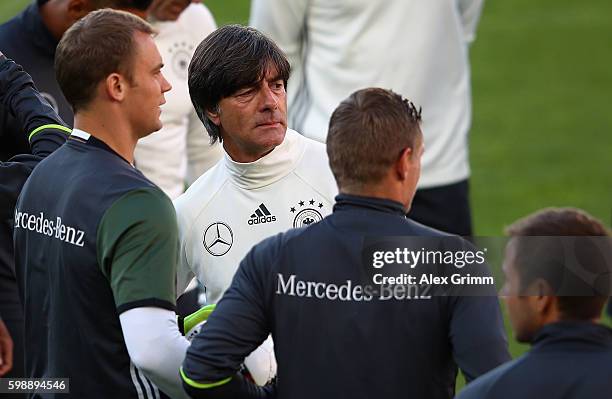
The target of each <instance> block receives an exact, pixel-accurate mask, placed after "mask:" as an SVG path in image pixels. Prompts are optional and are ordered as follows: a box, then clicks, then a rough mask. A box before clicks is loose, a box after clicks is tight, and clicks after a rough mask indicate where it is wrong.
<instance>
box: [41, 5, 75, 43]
mask: <svg viewBox="0 0 612 399" xmlns="http://www.w3.org/2000/svg"><path fill="white" fill-rule="evenodd" d="M60 7H61V4H58V2H55V1H48V2H46V3H44V4H43V5H41V6H40V8H39V11H40V16H41V18H42V21H43V24H45V26H46V27H47V29H48V30H49V32H51V35H52V36H53V37H54V38H55V39H56V40H58V41H59V40H60V39H61V38H62V35H63V34H64V32H66V30H67V29H68V27H67V26H66V19H65V18H64V12H63V11H62V10H61V9H60Z"/></svg>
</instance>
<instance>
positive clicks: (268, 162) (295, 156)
mask: <svg viewBox="0 0 612 399" xmlns="http://www.w3.org/2000/svg"><path fill="white" fill-rule="evenodd" d="M305 150H306V139H305V138H304V137H303V136H302V135H300V134H299V133H298V132H296V131H294V130H291V129H287V133H286V134H285V139H284V140H283V142H282V143H281V144H280V145H279V146H277V147H276V148H274V149H273V150H272V152H270V153H269V154H267V155H265V156H263V157H261V158H259V159H258V160H257V161H254V162H248V163H240V162H236V161H234V160H232V158H231V157H230V156H229V155H228V154H227V152H225V151H224V157H223V165H224V167H225V168H226V169H227V171H228V173H229V174H230V176H231V178H232V181H233V182H234V183H235V184H236V185H237V186H239V187H241V188H244V189H255V188H260V187H264V186H267V185H269V184H272V183H274V182H276V181H278V180H280V179H282V178H283V177H285V176H286V175H288V174H289V173H291V172H292V171H293V170H294V169H295V167H296V166H297V164H298V163H299V161H300V160H301V159H302V156H303V155H304V151H305Z"/></svg>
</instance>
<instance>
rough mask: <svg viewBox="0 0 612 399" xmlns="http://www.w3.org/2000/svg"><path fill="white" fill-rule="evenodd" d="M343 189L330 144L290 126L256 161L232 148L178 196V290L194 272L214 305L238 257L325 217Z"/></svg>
mask: <svg viewBox="0 0 612 399" xmlns="http://www.w3.org/2000/svg"><path fill="white" fill-rule="evenodd" d="M337 193H338V189H337V186H336V183H335V180H334V178H333V175H332V173H331V170H330V169H329V162H328V159H327V153H326V152H325V146H324V145H323V144H321V143H318V142H316V141H314V140H310V139H308V138H306V137H304V136H302V135H300V134H299V133H297V132H295V131H293V130H291V129H287V134H286V136H285V140H284V141H283V143H282V144H281V145H279V146H278V147H276V148H275V149H274V150H273V151H272V152H270V153H269V154H267V155H266V156H264V157H262V158H260V159H258V160H257V161H255V162H251V163H238V162H234V161H233V160H232V159H231V158H230V157H229V155H227V153H226V154H225V156H224V157H223V158H222V159H221V161H219V162H218V163H217V164H216V165H215V166H214V167H213V168H212V169H210V170H209V171H208V172H206V173H205V174H204V175H203V176H202V177H200V178H199V179H198V180H197V181H196V182H195V183H194V184H193V185H192V186H191V187H189V189H188V190H187V192H185V194H183V195H181V196H180V197H179V198H177V199H176V200H175V201H174V206H175V208H176V213H177V217H178V227H179V240H180V249H179V251H180V252H179V264H178V279H177V294H178V295H180V294H181V293H182V292H183V291H184V289H185V287H186V286H187V284H188V283H189V282H190V280H191V279H192V277H193V275H194V274H195V276H196V277H197V278H198V280H199V281H200V282H201V283H202V284H203V285H204V286H205V287H206V297H207V302H208V303H216V302H217V301H218V300H219V299H220V298H221V296H222V294H223V292H224V291H225V290H226V289H227V287H229V284H230V282H231V280H232V278H233V276H234V273H235V271H236V269H237V268H238V265H239V264H240V261H242V258H243V257H244V256H245V255H246V254H247V252H248V251H249V250H250V249H251V247H253V245H255V244H257V243H258V242H260V241H261V240H263V239H264V238H267V237H269V236H271V235H273V234H276V233H280V232H283V231H286V230H288V229H290V228H293V227H302V226H306V225H308V224H310V223H314V222H317V221H319V220H321V219H322V218H323V217H325V216H326V215H328V214H330V213H331V211H332V206H333V203H334V197H335V196H336V195H337Z"/></svg>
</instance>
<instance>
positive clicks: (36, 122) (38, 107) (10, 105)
mask: <svg viewBox="0 0 612 399" xmlns="http://www.w3.org/2000/svg"><path fill="white" fill-rule="evenodd" d="M0 103H1V107H0V109H2V112H6V113H8V114H11V115H13V116H14V117H15V120H16V121H17V124H18V125H19V126H20V127H21V128H20V134H21V136H23V137H24V139H25V140H26V142H27V137H28V136H29V133H31V132H34V131H35V130H36V129H39V128H41V127H43V126H47V128H43V129H42V130H39V131H38V133H36V134H35V135H34V136H32V139H31V146H32V154H25V155H18V156H16V157H13V158H12V159H11V160H10V161H9V162H0V315H2V317H3V318H5V319H8V320H21V319H22V309H21V303H20V301H19V296H18V290H17V282H16V280H15V270H14V268H15V265H14V259H13V213H14V210H15V203H16V202H17V197H18V196H19V193H20V192H21V188H22V187H23V185H24V183H25V182H26V180H27V178H28V176H30V173H31V172H32V170H33V169H34V167H35V166H36V165H37V164H38V163H39V162H40V161H41V160H42V159H44V158H45V157H46V156H47V155H49V154H50V153H51V152H53V151H54V150H55V149H57V148H58V147H59V146H60V145H62V144H63V143H64V142H65V141H66V136H67V133H66V132H65V131H64V130H62V129H61V127H62V126H63V125H64V122H63V121H62V119H61V118H60V117H59V116H58V115H57V114H56V113H55V111H54V110H53V109H52V108H51V107H50V106H48V105H47V103H46V102H45V101H44V99H43V98H42V97H41V96H40V94H39V93H38V92H37V91H36V89H35V88H34V84H33V83H32V79H31V78H30V76H29V75H28V74H27V73H25V72H24V71H23V69H22V68H21V67H20V66H19V65H16V64H15V63H14V62H12V61H10V60H8V59H6V58H5V57H4V56H0Z"/></svg>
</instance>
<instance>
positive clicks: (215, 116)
mask: <svg viewBox="0 0 612 399" xmlns="http://www.w3.org/2000/svg"><path fill="white" fill-rule="evenodd" d="M206 116H207V117H208V119H210V120H211V121H212V123H214V124H215V125H217V126H219V125H221V112H220V111H219V107H216V108H215V109H214V110H212V111H211V110H206Z"/></svg>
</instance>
